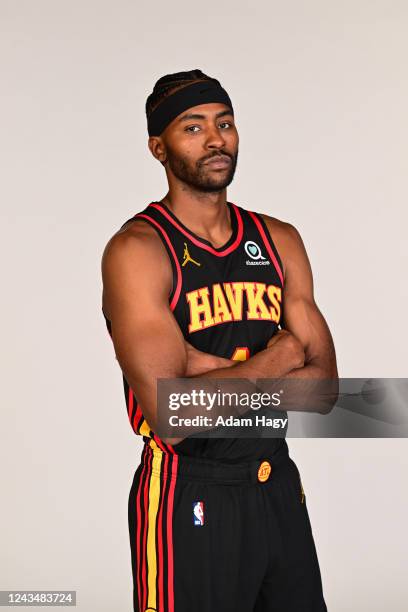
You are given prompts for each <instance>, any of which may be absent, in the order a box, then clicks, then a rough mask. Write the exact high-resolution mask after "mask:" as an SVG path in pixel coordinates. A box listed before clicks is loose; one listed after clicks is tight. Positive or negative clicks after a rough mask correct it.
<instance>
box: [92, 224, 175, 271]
mask: <svg viewBox="0 0 408 612" xmlns="http://www.w3.org/2000/svg"><path fill="white" fill-rule="evenodd" d="M153 254H154V255H155V257H156V258H158V259H160V258H162V257H163V256H165V255H166V252H165V249H164V247H163V243H162V241H161V239H160V237H159V235H158V233H157V231H156V230H155V229H154V228H153V227H152V226H151V225H150V224H149V223H147V222H146V221H144V220H143V219H138V218H137V217H136V218H134V219H129V221H127V222H126V224H125V225H124V226H122V227H121V228H120V229H119V230H118V231H117V232H115V234H113V236H112V237H111V238H110V239H109V241H108V242H107V244H106V246H105V248H104V251H103V254H102V262H104V261H106V260H107V259H111V258H115V257H119V258H120V257H121V256H123V257H129V256H130V257H136V256H138V257H143V258H146V257H150V256H152V255H153Z"/></svg>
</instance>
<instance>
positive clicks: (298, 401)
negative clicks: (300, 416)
mask: <svg viewBox="0 0 408 612" xmlns="http://www.w3.org/2000/svg"><path fill="white" fill-rule="evenodd" d="M281 378H283V379H284V380H287V381H288V384H286V385H285V383H284V381H282V383H281V384H280V385H279V386H281V387H282V386H283V387H284V388H286V389H285V392H286V400H285V403H284V404H285V405H283V406H282V409H285V410H294V411H302V412H319V413H321V414H327V413H329V412H330V411H331V410H332V408H333V407H334V406H335V404H336V402H337V399H338V392H339V382H338V372H337V365H336V361H335V360H334V361H333V360H332V359H331V358H329V357H327V358H323V359H322V358H318V359H314V360H310V361H309V362H306V363H305V364H304V366H303V367H300V368H294V369H292V370H291V371H289V372H288V373H287V374H285V375H284V376H282V377H281ZM289 381H293V383H292V382H289ZM295 381H299V382H298V384H296V382H295ZM302 381H304V382H303V383H302ZM258 385H259V386H260V387H262V389H263V390H264V389H265V388H267V389H268V390H269V391H270V389H271V386H270V384H269V383H268V382H267V381H264V384H263V383H262V381H260V380H258ZM275 386H276V385H273V389H275Z"/></svg>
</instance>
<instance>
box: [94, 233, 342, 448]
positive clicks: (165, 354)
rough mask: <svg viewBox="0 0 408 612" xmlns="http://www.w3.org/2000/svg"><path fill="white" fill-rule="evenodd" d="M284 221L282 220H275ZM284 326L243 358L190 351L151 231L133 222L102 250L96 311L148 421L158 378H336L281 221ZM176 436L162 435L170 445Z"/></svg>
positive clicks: (301, 254) (300, 250)
mask: <svg viewBox="0 0 408 612" xmlns="http://www.w3.org/2000/svg"><path fill="white" fill-rule="evenodd" d="M283 226H287V224H283ZM282 235H283V236H284V241H283V242H282V245H283V244H285V245H286V246H285V248H284V250H285V253H286V252H287V251H290V255H288V256H287V257H285V270H284V272H285V305H284V321H283V327H284V328H285V329H284V330H282V331H280V332H278V333H277V334H275V336H273V337H272V338H271V340H270V341H269V343H268V346H267V347H266V348H265V349H264V350H263V351H260V352H259V353H257V354H256V355H254V356H253V357H251V358H250V359H248V361H245V362H235V361H231V360H228V359H223V358H220V357H217V356H214V355H209V354H206V353H203V352H201V351H196V350H195V349H193V347H191V346H190V345H189V344H188V343H186V342H185V340H184V337H183V334H182V332H181V330H180V328H179V326H178V325H177V322H176V320H175V318H174V316H173V314H172V312H171V310H170V308H169V302H168V296H169V294H170V291H171V287H172V271H171V266H170V263H169V260H168V256H167V253H166V252H165V250H164V247H163V245H162V243H161V241H160V239H159V237H158V236H157V234H156V233H155V231H154V230H153V229H152V228H151V227H150V226H147V224H145V223H143V222H142V221H135V222H133V223H132V224H131V225H130V226H128V227H127V228H125V229H124V230H122V231H120V232H118V233H117V234H115V235H114V236H113V238H111V240H110V241H109V242H108V244H107V245H106V247H105V250H104V253H103V256H102V280H103V309H104V312H105V314H106V316H107V317H108V318H109V319H110V321H111V326H112V340H113V345H114V349H115V354H116V358H117V360H118V362H119V365H120V367H121V369H122V371H123V373H124V375H125V377H126V380H127V381H128V382H129V385H130V386H131V388H132V389H135V390H137V397H138V402H139V404H140V406H141V409H142V412H143V414H144V415H145V418H146V420H147V421H148V422H149V424H150V425H151V427H152V428H153V429H154V428H155V423H156V422H157V399H156V392H157V388H156V384H157V379H158V378H179V377H186V376H188V377H197V378H199V377H203V376H205V377H208V378H211V377H213V378H217V379H222V378H250V379H256V378H285V377H288V378H289V377H321V378H333V379H335V378H337V367H336V359H335V353H334V347H333V342H332V339H331V335H330V332H329V330H328V327H327V325H326V323H325V321H324V319H323V316H322V315H321V313H320V311H319V310H318V308H317V306H316V304H315V303H314V299H313V281H312V275H311V270H310V265H309V262H308V259H307V255H306V252H305V250H304V246H303V243H302V241H301V239H300V236H299V234H298V233H297V231H296V230H295V228H292V226H288V227H283V229H282ZM179 440H180V439H175V438H170V439H167V440H166V439H164V440H163V441H164V442H168V443H170V444H175V443H177V442H178V441H179Z"/></svg>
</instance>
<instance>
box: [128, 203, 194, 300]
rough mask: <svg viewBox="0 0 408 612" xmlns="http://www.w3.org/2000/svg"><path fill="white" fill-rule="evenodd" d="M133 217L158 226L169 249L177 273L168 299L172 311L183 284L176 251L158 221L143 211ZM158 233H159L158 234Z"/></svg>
mask: <svg viewBox="0 0 408 612" xmlns="http://www.w3.org/2000/svg"><path fill="white" fill-rule="evenodd" d="M135 219H144V220H146V221H147V222H148V223H151V224H153V226H154V227H156V228H158V230H159V232H160V233H161V236H162V240H163V242H164V243H165V245H166V246H167V251H170V253H171V255H172V257H173V260H172V261H173V262H174V265H175V268H176V274H177V281H176V286H175V287H174V276H173V289H172V291H171V293H170V295H169V301H170V310H171V311H174V309H175V308H176V306H177V302H178V300H179V297H180V293H181V286H182V284H183V277H182V274H181V268H180V262H179V260H178V259H177V255H176V252H175V250H174V247H173V245H172V243H171V240H170V238H169V236H168V234H167V232H166V231H165V230H164V229H163V228H162V226H161V225H160V223H158V222H157V221H156V220H155V219H152V217H149V216H148V215H145V214H143V213H139V214H138V215H136V216H135ZM160 233H159V235H160Z"/></svg>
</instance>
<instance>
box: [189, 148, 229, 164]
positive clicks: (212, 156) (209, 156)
mask: <svg viewBox="0 0 408 612" xmlns="http://www.w3.org/2000/svg"><path fill="white" fill-rule="evenodd" d="M223 155H225V156H226V157H229V158H230V159H231V160H232V161H234V158H235V156H234V155H231V153H227V152H226V151H220V152H219V153H213V155H208V156H207V157H203V158H202V159H200V160H199V161H198V165H201V164H204V163H205V162H207V161H208V160H209V159H214V158H217V157H222V156H223Z"/></svg>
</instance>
